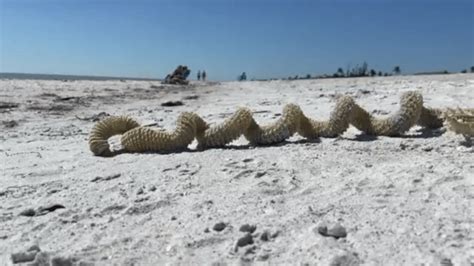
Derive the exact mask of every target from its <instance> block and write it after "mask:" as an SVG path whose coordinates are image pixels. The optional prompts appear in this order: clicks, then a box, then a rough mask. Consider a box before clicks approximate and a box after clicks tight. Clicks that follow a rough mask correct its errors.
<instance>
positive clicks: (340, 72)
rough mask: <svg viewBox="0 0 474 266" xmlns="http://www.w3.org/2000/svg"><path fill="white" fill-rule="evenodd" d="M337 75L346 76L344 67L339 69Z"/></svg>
mask: <svg viewBox="0 0 474 266" xmlns="http://www.w3.org/2000/svg"><path fill="white" fill-rule="evenodd" d="M336 73H337V76H339V77H344V70H342V67H340V68H338V69H337V72H336Z"/></svg>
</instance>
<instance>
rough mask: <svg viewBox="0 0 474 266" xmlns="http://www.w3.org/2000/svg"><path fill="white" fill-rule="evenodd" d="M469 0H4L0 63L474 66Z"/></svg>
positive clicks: (27, 67)
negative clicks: (364, 63) (363, 63)
mask: <svg viewBox="0 0 474 266" xmlns="http://www.w3.org/2000/svg"><path fill="white" fill-rule="evenodd" d="M473 17H474V1H472V0H398V1H396V0H332V1H330V0H312V1H311V0H308V1H304V0H294V1H291V0H274V1H271V0H235V1H231V0H202V1H199V0H178V1H176V0H162V1H159V0H156V1H152V0H128V1H125V0H0V52H1V54H0V72H21V73H42V74H78V75H100V76H127V77H150V78H162V77H164V76H165V75H166V74H167V73H169V72H171V71H172V70H173V69H174V68H175V67H176V66H177V65H179V64H185V65H188V66H189V67H190V68H191V70H192V72H191V75H192V76H191V77H192V78H195V75H196V73H197V70H202V69H205V70H206V71H207V73H208V76H209V78H210V79H213V80H234V79H236V77H237V75H239V74H240V73H242V72H243V71H246V72H247V75H248V77H249V78H272V77H288V76H290V75H296V74H298V75H300V76H301V75H306V74H311V75H316V74H323V73H329V74H332V73H334V72H336V70H337V68H338V67H342V68H344V69H345V68H346V67H347V66H348V65H352V66H354V65H356V64H358V63H362V62H364V61H366V62H367V63H368V64H369V68H374V69H376V70H382V71H384V72H385V71H387V72H390V71H391V70H392V69H393V67H394V66H395V65H399V66H400V67H401V70H402V72H404V73H413V72H418V71H433V70H445V69H446V70H449V71H461V70H462V69H465V68H469V67H470V66H472V65H474V41H473V40H474V18H473Z"/></svg>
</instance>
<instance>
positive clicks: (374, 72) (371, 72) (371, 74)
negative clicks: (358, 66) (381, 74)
mask: <svg viewBox="0 0 474 266" xmlns="http://www.w3.org/2000/svg"><path fill="white" fill-rule="evenodd" d="M375 75H377V72H376V71H375V70H373V69H371V70H370V76H371V77H373V76H375Z"/></svg>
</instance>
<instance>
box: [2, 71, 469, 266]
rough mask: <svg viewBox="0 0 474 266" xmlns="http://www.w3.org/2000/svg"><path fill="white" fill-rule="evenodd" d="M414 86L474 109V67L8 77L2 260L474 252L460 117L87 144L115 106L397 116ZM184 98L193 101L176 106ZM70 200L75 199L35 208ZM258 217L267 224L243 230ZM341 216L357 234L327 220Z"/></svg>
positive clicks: (367, 259)
mask: <svg viewBox="0 0 474 266" xmlns="http://www.w3.org/2000/svg"><path fill="white" fill-rule="evenodd" d="M409 90H416V91H419V92H421V93H422V94H423V98H424V102H425V105H426V106H429V107H440V108H443V107H457V106H459V107H470V108H473V107H474V75H472V74H465V75H445V76H416V77H409V76H407V77H388V78H360V79H337V80H333V79H327V80H303V81H269V82H243V83H238V82H229V83H221V84H201V83H199V84H193V85H191V86H190V87H186V88H183V87H180V86H162V85H159V84H158V83H156V82H149V81H125V82H120V81H69V82H64V81H37V80H0V118H1V119H0V122H1V124H0V127H1V131H0V164H1V165H0V169H1V178H0V203H1V204H0V265H3V264H5V265H10V264H11V260H10V255H11V254H12V253H16V252H21V251H26V249H27V248H28V247H30V246H32V245H34V244H36V245H38V246H39V247H40V248H41V250H42V251H44V252H46V253H48V254H50V255H51V256H52V257H54V256H59V257H62V258H72V259H73V260H74V261H82V262H92V263H96V265H110V264H118V265H132V264H134V263H135V264H137V265H151V264H163V263H170V264H185V265H186V264H208V265H210V264H212V263H229V264H239V263H242V262H258V263H262V264H300V263H309V264H311V265H312V264H317V265H329V264H331V263H333V264H335V265H337V263H342V264H340V265H357V264H369V265H393V264H405V265H414V264H421V263H429V264H433V265H441V264H444V265H450V264H449V263H452V264H453V265H469V264H472V263H474V233H473V228H474V218H473V217H474V207H473V206H474V148H473V146H472V144H471V143H468V142H467V141H466V140H465V139H464V138H463V137H462V136H459V135H455V134H453V133H451V132H445V130H444V129H440V130H420V128H419V127H414V128H412V129H411V130H410V131H409V132H408V133H407V134H405V135H404V136H403V137H398V138H390V137H377V138H373V137H369V136H366V135H361V134H360V132H359V131H357V130H356V129H355V128H353V127H351V128H350V129H349V130H348V131H347V132H346V133H344V134H343V135H342V137H338V138H332V139H331V138H321V139H319V140H318V141H305V140H303V139H302V138H300V137H296V136H295V137H292V138H291V139H289V140H288V141H287V142H285V143H283V144H280V145H275V146H270V147H257V148H254V147H249V146H248V145H247V144H248V142H247V141H246V140H245V139H244V138H243V137H241V138H240V139H238V140H237V141H235V142H233V143H232V144H231V145H229V146H228V147H227V148H224V149H209V150H205V151H202V152H198V151H195V150H194V148H195V146H196V143H195V142H194V143H193V144H192V145H191V146H190V150H189V151H185V152H181V153H173V154H152V153H149V154H130V153H127V154H120V155H117V156H115V157H113V158H101V157H95V156H93V155H92V153H91V152H90V151H89V149H88V144H87V139H88V134H89V131H90V129H91V128H92V126H93V125H94V123H95V122H94V121H93V119H92V118H93V116H95V115H98V114H99V113H101V112H106V113H108V114H110V115H130V116H132V117H134V118H136V119H137V121H139V122H140V124H144V123H145V124H154V123H156V125H158V127H162V128H165V129H173V128H174V123H175V121H176V118H177V117H178V115H179V113H180V112H183V111H190V112H196V113H198V114H199V115H200V116H202V117H203V118H204V119H205V120H206V121H208V122H216V123H217V122H222V121H223V120H224V119H225V118H227V117H229V116H230V115H232V114H233V112H234V111H235V110H236V109H237V107H239V106H245V107H248V108H250V109H251V110H253V111H254V113H253V116H254V117H255V119H256V120H257V122H258V123H260V124H265V123H266V122H271V121H274V120H275V119H277V118H278V117H279V115H281V114H280V112H281V110H282V107H283V105H284V104H286V103H297V104H299V105H300V106H301V108H302V109H303V111H304V112H305V114H307V115H308V116H310V117H312V118H314V119H321V120H322V119H327V118H328V117H329V113H330V111H331V109H332V108H333V106H334V103H335V98H336V96H337V95H338V94H342V95H349V96H352V97H354V99H355V100H356V101H357V103H358V104H359V105H361V106H362V107H364V109H366V110H369V111H371V112H372V114H374V115H378V116H384V115H388V114H389V113H391V112H393V111H395V110H397V108H398V102H399V97H400V95H401V93H402V92H405V91H409ZM176 100H180V101H182V102H183V103H184V105H182V106H173V107H163V106H161V103H163V102H166V101H176ZM6 103H16V104H18V106H17V107H14V106H15V104H13V105H12V104H10V107H9V108H6V107H5V106H7V104H6ZM2 106H4V107H2ZM87 118H90V119H87ZM12 121H14V122H12ZM15 122H16V123H15ZM117 140H118V138H117V137H114V138H113V139H112V140H111V142H112V143H113V145H114V147H116V148H120V145H119V143H118V142H117ZM55 204H56V206H58V205H61V206H64V207H65V208H59V209H56V210H54V208H50V210H54V211H43V212H42V213H40V214H41V215H36V216H33V217H28V216H23V215H20V213H21V212H23V211H25V210H28V209H30V208H33V209H34V210H36V211H38V209H39V208H41V207H48V206H52V205H53V206H54V205H55ZM43 210H44V209H43ZM220 223H223V224H220ZM216 224H217V226H216ZM245 224H249V225H254V226H256V230H255V231H254V232H253V233H251V236H247V237H246V238H243V237H244V236H246V234H247V233H245V232H241V231H240V230H239V229H240V228H241V226H242V225H245ZM335 224H340V225H342V226H343V227H344V228H345V230H346V232H347V236H346V237H341V238H338V239H336V238H334V237H330V236H329V237H327V236H323V235H322V234H321V233H319V232H318V227H321V226H322V225H327V226H328V227H329V228H330V227H331V226H333V225H335ZM219 227H220V228H219ZM215 229H219V230H220V229H222V230H221V231H216V230H215ZM239 239H240V240H239ZM250 240H252V241H250ZM251 242H253V243H251ZM239 245H240V246H239ZM344 263H345V264H344ZM351 263H352V264H351Z"/></svg>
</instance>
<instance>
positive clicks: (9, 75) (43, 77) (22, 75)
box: [0, 73, 161, 81]
mask: <svg viewBox="0 0 474 266" xmlns="http://www.w3.org/2000/svg"><path fill="white" fill-rule="evenodd" d="M0 79H40V80H149V81H160V80H161V79H152V78H131V77H102V76H80V75H55V74H28V73H0Z"/></svg>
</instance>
